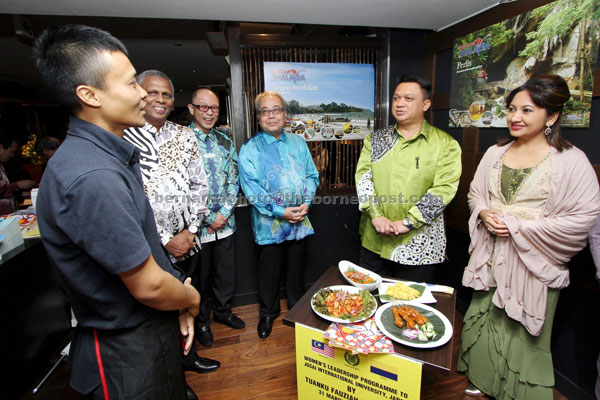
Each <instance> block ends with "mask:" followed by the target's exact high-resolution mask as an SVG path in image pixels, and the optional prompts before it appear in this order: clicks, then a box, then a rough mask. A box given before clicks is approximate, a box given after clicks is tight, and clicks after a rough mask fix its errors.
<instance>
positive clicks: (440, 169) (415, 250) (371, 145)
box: [356, 76, 461, 282]
mask: <svg viewBox="0 0 600 400" xmlns="http://www.w3.org/2000/svg"><path fill="white" fill-rule="evenodd" d="M398 82H399V83H398V85H397V86H396V90H395V91H394V96H393V99H392V101H393V103H392V113H393V115H394V118H395V119H396V124H395V125H392V126H390V127H387V128H384V129H381V130H379V131H377V132H374V133H372V134H369V135H367V137H366V138H365V141H364V146H363V149H362V152H361V155H360V159H359V160H358V166H357V170H356V185H357V192H358V198H359V207H360V210H361V211H362V217H361V220H360V225H359V233H360V236H361V244H362V247H361V251H360V265H361V266H362V267H365V268H368V269H370V270H371V271H374V272H377V273H381V274H383V275H392V276H396V277H399V278H402V279H407V280H413V281H418V282H432V281H434V279H435V267H436V265H437V264H440V263H442V262H443V261H444V259H445V254H446V236H445V226H444V217H443V211H444V208H445V207H446V205H447V204H448V203H449V202H450V201H451V200H452V198H453V197H454V195H455V194H456V190H457V189H458V182H459V179H460V174H461V150H460V145H459V144H458V142H457V141H456V140H454V139H453V138H452V137H451V136H450V135H448V134H447V133H446V132H444V131H442V130H440V129H437V128H435V127H433V126H431V125H429V123H427V121H426V120H425V112H426V111H427V110H428V109H429V107H431V99H430V98H431V83H430V82H429V81H427V80H426V79H423V78H419V77H410V76H403V77H401V78H400V79H399V81H398Z"/></svg>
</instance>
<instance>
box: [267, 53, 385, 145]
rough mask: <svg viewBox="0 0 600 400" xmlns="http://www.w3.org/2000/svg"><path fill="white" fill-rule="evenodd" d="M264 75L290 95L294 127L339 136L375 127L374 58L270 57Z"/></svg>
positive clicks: (318, 137) (310, 135)
mask: <svg viewBox="0 0 600 400" xmlns="http://www.w3.org/2000/svg"><path fill="white" fill-rule="evenodd" d="M264 79H265V90H274V91H276V92H278V93H279V94H281V95H282V96H283V98H284V99H285V102H286V109H287V120H286V123H285V127H284V130H285V131H286V132H288V133H293V134H296V135H300V136H302V137H303V138H304V139H305V140H306V141H336V140H352V139H364V137H365V136H366V135H367V134H368V133H371V132H373V126H374V122H373V117H374V113H373V112H374V109H375V68H374V65H373V64H339V63H292V62H264Z"/></svg>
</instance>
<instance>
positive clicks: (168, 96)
mask: <svg viewBox="0 0 600 400" xmlns="http://www.w3.org/2000/svg"><path fill="white" fill-rule="evenodd" d="M137 81H138V83H139V85H140V86H141V87H142V88H143V89H144V90H146V92H147V93H148V95H147V96H146V99H145V100H146V106H145V107H144V111H145V114H144V119H145V121H146V123H145V125H144V126H143V127H141V128H138V127H131V128H128V129H126V130H125V135H124V136H123V138H124V139H125V140H127V141H128V142H130V143H131V144H133V145H134V146H135V147H137V148H138V149H139V151H140V169H141V173H142V179H143V183H144V191H145V192H146V196H147V197H148V200H149V201H150V205H151V206H152V211H153V213H154V219H155V221H156V226H157V228H158V233H159V235H160V238H161V242H162V244H163V245H164V246H165V248H166V250H167V251H168V253H169V255H170V257H171V260H172V261H173V262H174V263H176V265H177V266H178V267H180V268H181V269H182V270H183V271H184V272H185V273H186V274H187V276H192V277H193V276H194V273H195V269H196V266H197V264H198V260H199V257H198V251H199V249H200V241H199V238H198V236H197V233H198V230H199V226H200V224H201V223H202V220H203V219H204V214H205V212H206V197H207V194H208V184H207V181H206V174H205V172H204V165H203V163H202V157H201V156H200V151H199V149H198V143H197V141H196V137H195V136H194V134H193V132H191V131H190V130H189V129H188V128H186V127H184V126H181V125H178V124H176V123H174V122H171V121H167V117H168V116H169V115H170V114H171V111H173V106H174V103H175V99H174V96H173V93H174V88H173V83H172V82H171V80H170V79H169V77H168V76H167V75H166V74H165V73H163V72H161V71H156V70H148V71H144V72H142V73H141V74H139V75H138V76H137ZM192 284H193V282H192ZM219 367H220V363H219V362H218V361H215V360H210V359H207V358H202V357H198V355H197V354H196V351H195V346H192V349H191V351H190V352H189V354H188V355H187V356H185V357H184V359H183V368H184V370H186V371H194V372H198V373H205V372H211V371H215V370H217V369H218V368H219Z"/></svg>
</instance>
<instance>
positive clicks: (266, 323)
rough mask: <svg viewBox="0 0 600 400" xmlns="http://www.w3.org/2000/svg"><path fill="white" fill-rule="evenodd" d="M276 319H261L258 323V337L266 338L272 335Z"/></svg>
mask: <svg viewBox="0 0 600 400" xmlns="http://www.w3.org/2000/svg"><path fill="white" fill-rule="evenodd" d="M274 320H275V318H273V317H261V319H260V321H259V322H258V328H257V330H258V337H261V338H263V339H264V338H266V337H268V336H269V335H270V334H271V329H273V321H274Z"/></svg>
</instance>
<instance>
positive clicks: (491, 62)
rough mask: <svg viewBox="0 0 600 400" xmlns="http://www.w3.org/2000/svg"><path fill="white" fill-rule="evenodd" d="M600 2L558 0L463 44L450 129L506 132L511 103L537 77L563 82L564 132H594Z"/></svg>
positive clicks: (456, 63)
mask: <svg viewBox="0 0 600 400" xmlns="http://www.w3.org/2000/svg"><path fill="white" fill-rule="evenodd" d="M599 4H600V0H558V1H555V2H552V3H549V4H546V5H544V6H541V7H538V8H536V9H533V10H531V11H528V12H526V13H524V14H521V15H518V16H516V17H514V18H511V19H507V20H505V21H502V22H500V23H497V24H495V25H491V26H489V27H486V28H484V29H481V30H479V31H477V32H473V33H471V34H469V35H466V36H463V37H460V38H457V39H456V40H455V41H454V49H453V56H452V57H453V58H452V65H453V72H452V84H451V95H450V127H468V126H476V127H479V128H484V127H506V126H507V125H506V106H507V105H506V104H505V98H506V96H507V95H508V94H509V93H510V91H511V90H512V89H514V88H516V87H518V86H520V85H522V84H524V83H525V82H527V80H528V79H530V78H532V77H535V76H537V75H541V74H545V73H551V74H558V75H560V76H562V77H563V78H564V79H565V80H566V81H567V84H568V85H569V89H570V91H571V99H570V100H569V101H568V102H567V104H566V105H565V110H564V116H563V126H567V127H589V123H590V109H591V101H592V90H593V88H594V71H595V69H596V59H597V56H598V25H599V18H598V17H599V16H600V9H599Z"/></svg>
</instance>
